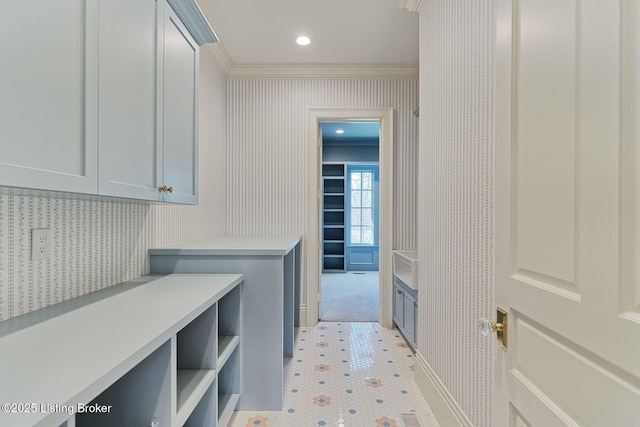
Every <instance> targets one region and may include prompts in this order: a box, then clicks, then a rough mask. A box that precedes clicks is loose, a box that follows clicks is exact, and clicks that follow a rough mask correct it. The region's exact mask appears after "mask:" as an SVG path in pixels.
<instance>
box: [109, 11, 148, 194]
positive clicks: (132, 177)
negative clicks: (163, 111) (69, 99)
mask: <svg viewBox="0 0 640 427" xmlns="http://www.w3.org/2000/svg"><path fill="white" fill-rule="evenodd" d="M157 6H158V2H157V1H156V0H109V1H106V2H105V1H103V2H100V37H99V40H100V43H99V55H100V80H99V88H100V98H99V111H100V114H99V120H100V122H99V123H100V131H99V157H98V158H99V162H100V163H99V164H100V167H99V181H98V187H99V188H98V189H99V192H100V194H104V195H109V196H119V197H131V198H136V199H146V200H156V199H157V198H158V194H159V193H158V190H157V185H158V184H157V182H156V163H155V158H154V156H155V144H156V138H155V134H156V82H157V76H156V60H157V50H158V49H157V26H156V20H157V18H156V14H157V9H158V7H157Z"/></svg>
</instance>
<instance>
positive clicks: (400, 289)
mask: <svg viewBox="0 0 640 427" xmlns="http://www.w3.org/2000/svg"><path fill="white" fill-rule="evenodd" d="M393 321H394V322H395V324H396V325H397V326H398V328H399V329H400V332H401V333H402V335H403V336H404V338H405V339H406V340H407V342H408V343H409V345H410V346H411V347H412V348H413V350H416V349H417V348H418V330H417V329H418V291H416V290H414V289H411V288H410V287H408V286H407V285H405V284H404V283H403V282H402V281H401V280H399V279H396V278H394V282H393Z"/></svg>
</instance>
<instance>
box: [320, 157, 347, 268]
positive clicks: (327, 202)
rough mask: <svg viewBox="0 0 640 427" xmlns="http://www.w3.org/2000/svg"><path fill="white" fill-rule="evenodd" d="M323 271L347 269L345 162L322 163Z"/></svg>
mask: <svg viewBox="0 0 640 427" xmlns="http://www.w3.org/2000/svg"><path fill="white" fill-rule="evenodd" d="M322 186H323V188H322V201H323V205H322V271H323V272H325V273H328V272H344V271H345V164H344V163H324V164H323V165H322Z"/></svg>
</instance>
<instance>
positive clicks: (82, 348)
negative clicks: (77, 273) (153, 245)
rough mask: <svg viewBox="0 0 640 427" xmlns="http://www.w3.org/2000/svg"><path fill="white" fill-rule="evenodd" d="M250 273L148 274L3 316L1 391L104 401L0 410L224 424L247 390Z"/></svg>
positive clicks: (4, 418) (114, 422) (16, 420)
mask: <svg viewBox="0 0 640 427" xmlns="http://www.w3.org/2000/svg"><path fill="white" fill-rule="evenodd" d="M243 279H244V277H243V275H241V274H174V275H169V276H164V277H154V278H141V279H137V280H133V281H131V282H126V283H123V284H120V285H115V286H114V287H112V289H109V290H108V291H105V292H103V293H100V294H98V295H91V296H87V297H86V298H82V297H79V298H78V299H76V300H75V301H69V302H68V303H62V304H60V305H58V306H52V307H50V308H47V309H43V311H40V312H34V313H30V314H28V315H25V317H23V318H22V319H19V320H20V321H19V322H17V321H16V322H11V321H8V323H4V324H3V329H2V330H0V332H3V333H0V347H2V346H8V347H11V348H12V352H11V356H10V355H9V354H6V355H3V354H2V353H1V352H0V383H2V384H3V385H4V386H5V387H2V389H1V390H0V397H2V398H8V396H4V395H3V390H7V391H6V392H5V393H11V394H13V395H14V396H15V398H16V399H19V401H22V402H59V404H60V405H66V406H67V407H73V408H79V407H89V408H96V407H97V408H99V409H102V408H104V409H105V410H98V411H95V410H93V411H77V412H76V413H73V414H69V413H67V412H66V411H62V412H60V411H54V412H43V413H40V412H34V413H30V414H18V415H19V417H14V416H13V415H12V414H7V413H0V425H11V426H28V425H51V426H65V427H71V426H76V427H112V426H128V425H140V426H150V425H152V424H154V423H158V424H157V425H158V426H161V427H162V426H166V427H179V426H183V425H184V426H197V427H202V426H213V427H224V426H226V425H227V423H228V422H229V418H230V414H231V412H233V410H234V409H235V407H236V406H235V405H237V404H238V402H239V397H240V394H241V384H240V379H241V372H240V371H241V361H240V357H239V354H240V351H239V349H240V336H241V326H240V315H239V313H240V312H241V311H242V308H241V292H242V283H243ZM88 325H90V326H91V332H92V333H91V334H87V333H86V332H87V327H88ZM27 326H28V327H27ZM7 332H9V333H7ZM79 336H82V339H78V337H79ZM16 355H19V357H16ZM33 355H47V356H48V357H46V358H42V357H39V359H38V360H39V363H34V359H33ZM9 356H10V357H9ZM52 372H55V373H56V375H53V376H52V375H51V373H52ZM60 378H65V379H66V380H65V381H59V379H60ZM36 383H37V384H38V387H25V386H24V385H25V384H36ZM69 396H72V397H69ZM227 396H230V397H227ZM221 402H222V405H221Z"/></svg>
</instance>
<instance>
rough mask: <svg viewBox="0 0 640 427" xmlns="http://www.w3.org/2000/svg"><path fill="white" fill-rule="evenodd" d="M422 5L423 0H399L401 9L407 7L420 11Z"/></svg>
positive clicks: (410, 9)
mask: <svg viewBox="0 0 640 427" xmlns="http://www.w3.org/2000/svg"><path fill="white" fill-rule="evenodd" d="M421 6H422V0H399V2H398V7H399V8H400V9H407V10H408V11H409V12H414V13H417V12H420V7H421Z"/></svg>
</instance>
